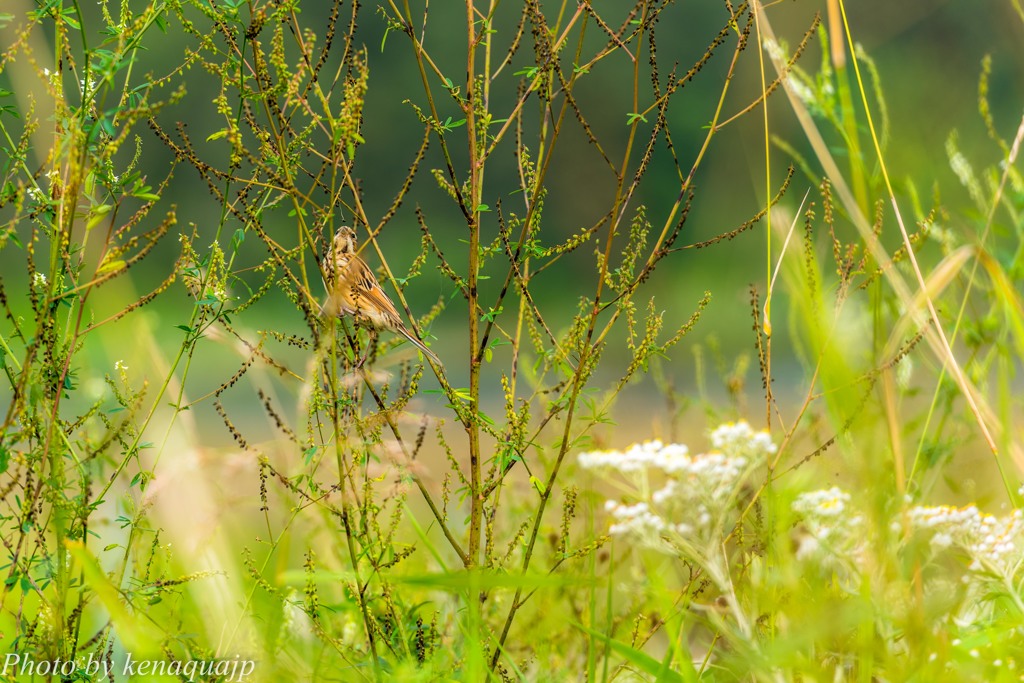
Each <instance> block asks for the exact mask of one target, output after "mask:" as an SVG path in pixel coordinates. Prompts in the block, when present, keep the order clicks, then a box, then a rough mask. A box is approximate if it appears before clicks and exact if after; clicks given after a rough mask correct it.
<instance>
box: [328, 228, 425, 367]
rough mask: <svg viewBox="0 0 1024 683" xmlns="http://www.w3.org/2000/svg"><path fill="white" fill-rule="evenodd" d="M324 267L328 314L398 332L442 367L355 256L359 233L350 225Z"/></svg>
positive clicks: (337, 238) (341, 232)
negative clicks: (407, 326) (357, 234)
mask: <svg viewBox="0 0 1024 683" xmlns="http://www.w3.org/2000/svg"><path fill="white" fill-rule="evenodd" d="M323 265H324V273H325V274H326V275H327V282H326V283H325V284H326V285H327V301H326V302H325V303H324V312H325V313H327V314H328V315H337V316H342V315H350V316H352V317H353V318H355V320H356V322H357V323H361V324H364V325H368V326H370V327H373V328H375V329H381V328H384V329H388V330H391V331H392V332H397V333H398V334H400V335H402V336H403V337H405V338H406V339H408V340H409V341H410V342H411V343H412V344H413V346H415V347H416V348H418V349H419V350H420V351H422V352H423V353H424V355H426V356H427V357H428V358H430V359H431V360H432V361H434V363H435V364H437V365H441V359H440V358H438V357H437V355H436V354H435V353H434V352H433V351H431V350H430V349H428V348H427V347H426V346H425V345H424V344H423V342H421V341H420V340H419V339H417V338H416V335H414V334H413V333H412V332H410V331H409V330H408V328H406V326H405V325H404V324H403V323H402V318H401V316H399V315H398V311H397V310H396V309H395V305H394V304H393V303H391V299H389V298H388V295H387V294H385V293H384V290H383V289H381V286H380V284H379V283H378V282H377V278H375V277H374V276H373V271H372V270H370V267H369V266H367V265H366V262H364V261H363V259H361V258H359V255H358V254H357V253H356V233H355V231H354V230H353V229H352V228H350V227H348V226H347V225H343V226H341V227H340V228H338V232H337V233H336V234H335V235H334V242H333V244H332V245H331V248H330V250H329V251H328V252H327V257H326V258H325V259H324V264H323Z"/></svg>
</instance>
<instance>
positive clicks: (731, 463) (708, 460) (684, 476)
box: [577, 422, 776, 550]
mask: <svg viewBox="0 0 1024 683" xmlns="http://www.w3.org/2000/svg"><path fill="white" fill-rule="evenodd" d="M711 443H712V445H713V446H714V450H713V451H711V452H708V453H701V454H698V455H693V456H691V455H690V451H689V449H688V448H687V447H686V446H685V445H683V444H665V443H662V442H661V441H648V442H646V443H643V444H637V445H634V446H631V447H630V448H628V449H626V450H625V451H592V452H588V453H581V454H580V455H579V456H578V458H577V460H578V462H579V464H580V467H582V468H584V469H589V470H597V471H600V472H604V473H616V474H621V475H626V476H627V477H630V478H632V479H633V480H634V483H636V484H637V486H636V487H635V489H634V490H633V491H632V493H633V495H632V496H631V498H633V499H634V500H636V501H637V502H634V503H626V502H621V501H618V500H609V501H608V502H607V503H606V504H605V510H606V511H607V512H608V513H609V514H610V515H611V517H612V519H613V523H612V525H611V527H610V529H609V532H610V533H611V534H612V535H619V536H629V537H631V538H633V539H634V540H637V541H638V542H640V543H642V544H643V545H648V546H651V547H656V548H661V549H664V550H670V549H672V548H673V547H675V546H674V544H672V543H671V541H672V540H673V538H676V539H677V540H678V538H679V537H688V536H691V535H698V536H702V537H704V536H708V535H709V533H710V532H712V531H716V530H719V529H721V528H722V526H723V519H724V515H725V513H726V512H727V511H729V510H731V509H733V505H732V503H733V499H734V497H735V492H736V490H737V489H738V487H739V486H740V485H741V484H742V483H743V480H744V478H745V476H746V474H747V472H748V471H749V469H750V466H751V465H752V464H754V463H756V462H758V461H760V460H762V459H763V458H764V457H765V456H767V455H769V454H771V453H774V452H775V449H776V447H775V444H774V443H772V440H771V437H770V436H769V435H768V433H767V432H758V431H754V430H753V429H752V428H751V427H750V425H748V424H747V423H746V422H738V423H735V424H733V423H729V424H726V425H722V426H721V427H719V428H718V429H716V430H715V431H713V432H712V433H711ZM655 477H657V478H658V479H659V481H663V482H664V483H663V484H662V485H661V487H660V488H654V489H653V490H652V487H651V486H649V485H648V480H649V479H650V478H655Z"/></svg>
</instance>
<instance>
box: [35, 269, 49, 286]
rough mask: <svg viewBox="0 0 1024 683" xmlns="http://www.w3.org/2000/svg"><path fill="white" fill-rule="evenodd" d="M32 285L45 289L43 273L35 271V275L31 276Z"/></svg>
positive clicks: (44, 275)
mask: <svg viewBox="0 0 1024 683" xmlns="http://www.w3.org/2000/svg"><path fill="white" fill-rule="evenodd" d="M32 284H33V285H35V286H36V287H45V286H46V274H45V273H40V272H39V271H38V270H37V271H36V272H35V274H34V275H33V276H32Z"/></svg>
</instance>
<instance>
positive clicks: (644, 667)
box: [570, 622, 700, 683]
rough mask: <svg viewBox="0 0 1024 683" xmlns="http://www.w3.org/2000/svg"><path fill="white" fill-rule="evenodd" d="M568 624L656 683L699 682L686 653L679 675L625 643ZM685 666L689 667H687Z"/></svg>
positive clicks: (582, 627)
mask: <svg viewBox="0 0 1024 683" xmlns="http://www.w3.org/2000/svg"><path fill="white" fill-rule="evenodd" d="M570 623H571V624H572V625H573V626H575V627H576V628H578V629H579V630H581V631H583V632H584V633H587V634H589V635H590V637H592V638H596V639H598V640H601V641H603V642H604V643H606V644H607V645H608V647H609V648H611V649H612V650H613V651H614V652H615V653H616V654H618V655H621V656H622V657H623V658H624V659H626V660H628V661H629V663H630V664H632V665H633V666H635V667H636V668H638V669H640V670H641V671H643V672H644V673H647V674H649V675H651V676H654V677H655V678H653V679H652V680H655V681H658V683H663V682H664V683H688V682H690V681H697V680H700V676H699V675H698V674H697V670H696V669H694V668H693V662H692V661H690V659H689V655H688V654H687V653H684V654H683V657H682V658H681V659H682V661H683V668H684V670H683V672H682V673H680V672H677V671H673V670H672V669H670V668H668V666H666V665H665V664H663V663H662V662H659V661H658V660H657V659H655V658H654V657H651V656H650V655H649V654H647V653H645V652H643V651H641V650H637V649H635V648H632V647H630V646H629V645H626V644H625V643H621V642H619V641H617V640H615V639H613V638H609V637H608V636H606V635H605V634H603V633H601V632H599V631H595V630H594V629H591V628H587V627H586V626H584V625H583V624H580V623H576V622H570ZM666 662H667V660H666ZM687 664H688V665H689V666H687Z"/></svg>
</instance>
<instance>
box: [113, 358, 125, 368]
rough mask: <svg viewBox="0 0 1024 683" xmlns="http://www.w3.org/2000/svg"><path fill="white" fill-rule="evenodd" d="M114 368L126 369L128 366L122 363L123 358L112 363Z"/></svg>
mask: <svg viewBox="0 0 1024 683" xmlns="http://www.w3.org/2000/svg"><path fill="white" fill-rule="evenodd" d="M114 369H115V370H127V369H128V366H127V365H125V364H124V361H123V360H119V361H117V362H116V363H114Z"/></svg>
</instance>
